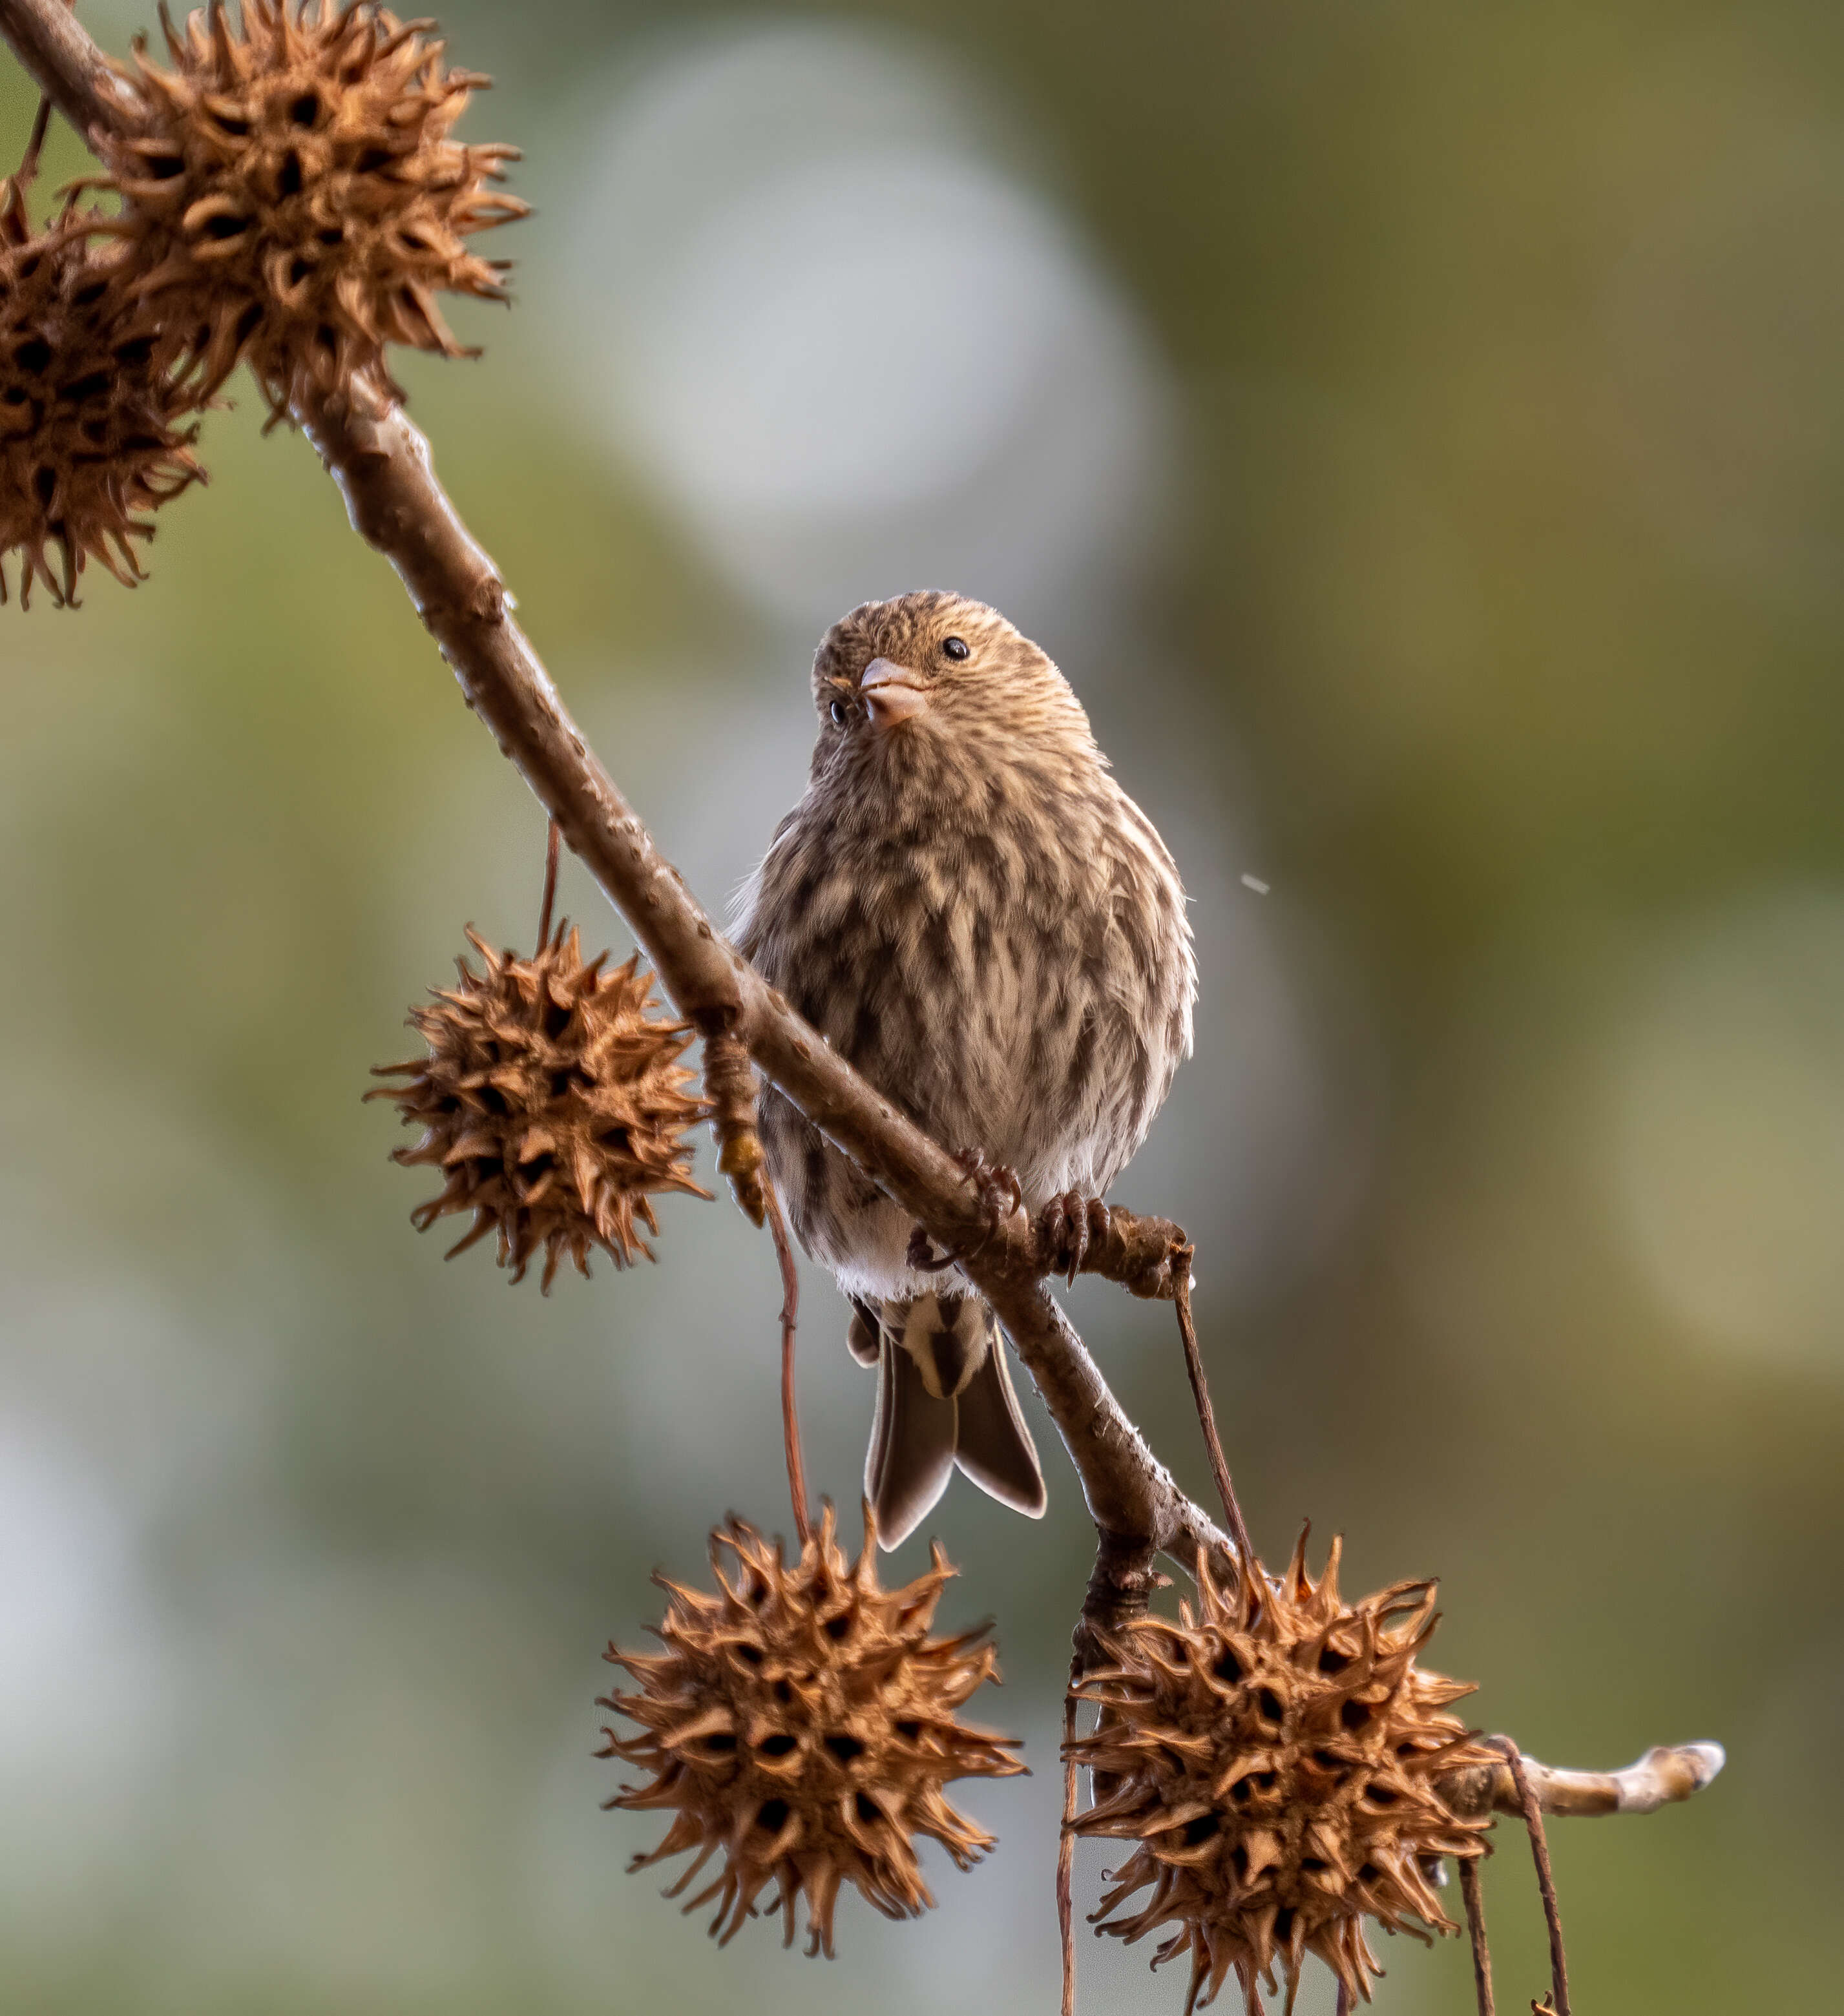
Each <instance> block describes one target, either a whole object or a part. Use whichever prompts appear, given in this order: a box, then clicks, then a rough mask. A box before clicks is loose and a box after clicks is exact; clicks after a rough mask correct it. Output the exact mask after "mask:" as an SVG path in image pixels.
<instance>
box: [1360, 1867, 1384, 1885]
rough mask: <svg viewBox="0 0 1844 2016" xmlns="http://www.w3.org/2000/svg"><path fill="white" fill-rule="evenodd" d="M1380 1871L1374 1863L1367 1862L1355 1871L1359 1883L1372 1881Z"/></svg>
mask: <svg viewBox="0 0 1844 2016" xmlns="http://www.w3.org/2000/svg"><path fill="white" fill-rule="evenodd" d="M1382 1873H1383V1872H1382V1871H1381V1870H1380V1869H1379V1868H1378V1867H1377V1865H1376V1864H1375V1863H1374V1862H1367V1863H1365V1864H1364V1865H1363V1867H1362V1868H1361V1869H1360V1870H1359V1871H1358V1872H1357V1880H1358V1881H1359V1882H1360V1883H1374V1882H1375V1881H1376V1880H1377V1878H1378V1877H1379V1876H1380V1875H1381V1874H1382Z"/></svg>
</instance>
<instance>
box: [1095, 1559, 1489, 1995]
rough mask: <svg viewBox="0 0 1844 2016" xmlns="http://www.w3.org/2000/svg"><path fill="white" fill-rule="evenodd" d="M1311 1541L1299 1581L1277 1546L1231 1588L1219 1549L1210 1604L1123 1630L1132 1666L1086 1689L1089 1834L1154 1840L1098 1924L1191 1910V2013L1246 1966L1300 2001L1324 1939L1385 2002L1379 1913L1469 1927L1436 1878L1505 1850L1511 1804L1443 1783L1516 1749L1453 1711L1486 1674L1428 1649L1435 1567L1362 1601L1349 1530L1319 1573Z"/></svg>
mask: <svg viewBox="0 0 1844 2016" xmlns="http://www.w3.org/2000/svg"><path fill="white" fill-rule="evenodd" d="M1339 1553H1340V1547H1339V1544H1338V1543H1337V1542H1336V1541H1334V1543H1333V1545H1332V1549H1331V1557H1330V1558H1329V1559H1328V1561H1327V1563H1326V1566H1325V1571H1324V1574H1323V1575H1321V1576H1320V1579H1319V1580H1318V1582H1313V1580H1312V1579H1311V1578H1310V1577H1309V1575H1308V1574H1307V1573H1306V1535H1304V1534H1302V1535H1301V1538H1300V1543H1299V1545H1298V1547H1297V1548H1296V1549H1295V1552H1294V1557H1293V1560H1292V1561H1291V1564H1289V1566H1288V1571H1287V1573H1286V1574H1285V1575H1284V1576H1283V1577H1282V1578H1281V1579H1280V1581H1279V1582H1277V1583H1276V1582H1270V1580H1269V1579H1268V1578H1267V1577H1266V1575H1263V1574H1262V1572H1261V1571H1260V1569H1259V1564H1258V1566H1257V1567H1256V1568H1255V1569H1254V1570H1252V1571H1250V1570H1241V1571H1239V1572H1238V1575H1237V1579H1236V1580H1235V1581H1234V1582H1233V1583H1232V1584H1231V1586H1229V1587H1228V1588H1226V1589H1224V1588H1219V1586H1218V1585H1217V1584H1216V1581H1215V1580H1214V1579H1213V1578H1212V1575H1211V1573H1210V1570H1209V1566H1208V1562H1206V1561H1204V1560H1202V1559H1201V1558H1200V1560H1199V1562H1198V1607H1197V1609H1196V1611H1193V1610H1192V1608H1191V1607H1190V1604H1183V1605H1182V1606H1181V1607H1180V1616H1179V1620H1178V1622H1176V1623H1173V1622H1169V1620H1167V1619H1165V1618H1158V1617H1145V1618H1137V1619H1135V1620H1133V1622H1129V1624H1128V1625H1125V1628H1124V1629H1122V1630H1120V1631H1118V1632H1116V1633H1111V1634H1104V1639H1103V1643H1104V1647H1105V1649H1106V1651H1107V1656H1108V1657H1109V1658H1111V1659H1113V1660H1114V1661H1115V1664H1114V1665H1111V1666H1110V1667H1107V1668H1104V1669H1101V1670H1100V1671H1096V1672H1090V1673H1089V1675H1088V1676H1087V1677H1086V1679H1084V1680H1083V1681H1082V1683H1081V1684H1080V1685H1079V1687H1078V1688H1077V1690H1076V1691H1077V1692H1078V1694H1080V1695H1081V1696H1082V1697H1085V1698H1086V1699H1089V1700H1091V1701H1097V1702H1098V1703H1099V1704H1100V1719H1099V1722H1098V1723H1097V1727H1096V1728H1095V1730H1093V1733H1091V1734H1089V1735H1087V1736H1084V1737H1078V1738H1077V1739H1076V1740H1075V1742H1074V1743H1072V1744H1071V1745H1070V1746H1069V1750H1068V1755H1071V1756H1072V1757H1074V1759H1075V1761H1076V1762H1078V1763H1079V1764H1082V1765H1086V1766H1088V1767H1089V1769H1091V1770H1093V1772H1095V1773H1097V1802H1096V1803H1095V1804H1094V1805H1092V1806H1091V1807H1090V1808H1089V1809H1088V1811H1087V1812H1086V1813H1082V1814H1081V1815H1079V1816H1078V1817H1077V1819H1076V1820H1075V1822H1074V1823H1073V1827H1072V1831H1074V1832H1075V1833H1076V1834H1087V1835H1103V1836H1108V1837H1112V1838H1119V1839H1123V1840H1128V1841H1133V1842H1135V1843H1136V1844H1137V1845H1136V1847H1135V1849H1134V1851H1133V1855H1132V1856H1131V1857H1130V1858H1129V1860H1128V1861H1127V1863H1126V1864H1125V1867H1122V1869H1120V1870H1118V1871H1116V1872H1115V1874H1113V1875H1112V1876H1111V1877H1110V1878H1109V1879H1108V1880H1109V1881H1111V1883H1112V1884H1113V1885H1114V1886H1115V1887H1114V1888H1111V1890H1110V1891H1109V1892H1108V1893H1107V1895H1106V1896H1105V1897H1104V1899H1103V1900H1102V1903H1101V1906H1100V1910H1098V1911H1097V1912H1096V1913H1095V1914H1094V1920H1093V1922H1096V1923H1097V1924H1098V1926H1099V1928H1100V1930H1101V1931H1107V1932H1112V1933H1115V1934H1116V1935H1118V1936H1119V1937H1120V1938H1122V1939H1126V1940H1128V1941H1129V1942H1131V1941H1133V1940H1136V1939H1140V1938H1141V1937H1143V1935H1145V1934H1146V1933H1147V1932H1151V1931H1155V1930H1158V1929H1162V1928H1172V1930H1171V1931H1170V1935H1169V1937H1168V1938H1167V1939H1166V1940H1165V1943H1164V1944H1163V1945H1162V1946H1161V1947H1160V1948H1159V1949H1158V1953H1156V1954H1155V1955H1154V1959H1153V1964H1154V1966H1155V1967H1157V1966H1159V1965H1160V1964H1162V1963H1163V1962H1164V1961H1166V1960H1172V1959H1176V1957H1178V1956H1179V1955H1180V1954H1181V1953H1188V1954H1189V1955H1190V1963H1191V1978H1190V1990H1189V1993H1187V1996H1186V2000H1185V2010H1186V2016H1190V2011H1192V2010H1193V2009H1194V2008H1195V2007H1198V2004H1199V2003H1200V2001H1202V2002H1205V2003H1207V2002H1209V2001H1211V2000H1214V1999H1215V1997H1216V1993H1217V1990H1218V1989H1219V1988H1220V1987H1221V1986H1222V1985H1223V1981H1224V1979H1225V1978H1226V1976H1227V1975H1229V1973H1230V1971H1231V1970H1232V1969H1234V1971H1235V1973H1236V1975H1237V1977H1238V1978H1239V1979H1240V1981H1241V1985H1242V1989H1243V1993H1244V1996H1245V1997H1246V2000H1247V2003H1248V2010H1249V2011H1250V2016H1260V2011H1261V2008H1262V2000H1261V1993H1260V1988H1261V1987H1262V1986H1265V1987H1266V1989H1267V1991H1268V1992H1269V1993H1270V1994H1272V1993H1276V1992H1277V1988H1276V1982H1275V1975H1274V1970H1275V1968H1276V1967H1277V1966H1278V1967H1279V1968H1280V1971H1281V1973H1282V1975H1284V1978H1285V1981H1286V1984H1287V2007H1288V2009H1289V2010H1290V2011H1291V2008H1292V2007H1293V2002H1294V1997H1295V1994H1296V1993H1298V1988H1299V1979H1300V1969H1301V1967H1302V1964H1303V1962H1304V1960H1305V1959H1306V1955H1307V1954H1308V1953H1316V1954H1317V1955H1318V1956H1319V1957H1320V1959H1321V1960H1324V1962H1325V1964H1326V1965H1327V1967H1330V1968H1331V1971H1333V1973H1334V1975H1337V1976H1338V1980H1339V1982H1341V1983H1342V1985H1343V1986H1344V1987H1345V1989H1346V1990H1347V1991H1348V1992H1349V1993H1350V1994H1351V1995H1352V1996H1359V1995H1361V1996H1363V1998H1364V1999H1365V2000H1369V1999H1370V1977H1371V1975H1374V1974H1378V1973H1381V1971H1382V1970H1381V1967H1379V1966H1378V1964H1377V1961H1376V1960H1375V1958H1374V1956H1373V1955H1372V1954H1371V1953H1370V1948H1369V1946H1367V1943H1366V1942H1365V1939H1364V1935H1363V1921H1364V1920H1365V1919H1366V1918H1370V1919H1374V1920H1375V1921H1377V1923H1378V1924H1381V1926H1383V1927H1384V1928H1385V1929H1387V1930H1388V1931H1392V1932H1393V1931H1409V1932H1411V1933H1413V1934H1414V1935H1415V1936H1416V1937H1417V1938H1421V1939H1427V1938H1428V1936H1429V1932H1430V1931H1442V1932H1446V1931H1455V1930H1457V1927H1456V1926H1455V1924H1453V1921H1452V1920H1451V1919H1450V1918H1449V1917H1447V1916H1446V1913H1444V1912H1443V1911H1442V1909H1441V1906H1440V1903H1439V1899H1438V1898H1437V1897H1436V1895H1435V1892H1434V1888H1433V1886H1432V1881H1431V1880H1430V1879H1431V1875H1432V1872H1433V1870H1434V1868H1435V1865H1436V1862H1437V1859H1438V1858H1439V1857H1440V1856H1448V1855H1452V1856H1476V1855H1479V1854H1482V1853H1484V1852H1486V1848H1485V1842H1484V1840H1483V1838H1482V1837H1483V1836H1484V1834H1486V1831H1487V1830H1488V1828H1489V1826H1490V1824H1491V1823H1490V1821H1489V1819H1479V1820H1463V1819H1460V1818H1459V1817H1457V1816H1456V1815H1455V1814H1454V1813H1453V1811H1452V1810H1451V1809H1450V1808H1449V1807H1448V1805H1447V1804H1446V1802H1445V1800H1444V1799H1443V1798H1442V1795H1441V1791H1440V1788H1439V1778H1440V1776H1441V1774H1442V1773H1446V1772H1449V1771H1452V1770H1454V1769H1463V1768H1465V1767H1467V1766H1471V1765H1475V1764H1479V1763H1486V1764H1489V1763H1490V1762H1492V1761H1493V1759H1494V1758H1495V1756H1496V1752H1494V1751H1489V1750H1487V1749H1486V1748H1484V1746H1483V1745H1482V1744H1478V1743H1476V1742H1475V1741H1473V1740H1472V1737H1471V1734H1470V1733H1469V1732H1468V1729H1467V1726H1466V1724H1465V1723H1463V1722H1461V1721H1460V1719H1458V1717H1457V1716H1455V1715H1450V1714H1448V1713H1446V1709H1447V1708H1448V1707H1449V1706H1450V1705H1451V1704H1452V1703H1453V1702H1454V1701H1459V1700H1460V1699H1461V1698H1463V1697H1464V1696H1465V1695H1467V1694H1471V1692H1472V1691H1473V1690H1472V1688H1471V1687H1470V1686H1469V1685H1468V1684H1466V1683H1464V1682H1461V1681H1456V1680H1450V1679H1443V1678H1442V1677H1441V1676H1439V1674H1436V1673H1431V1672H1425V1671H1424V1670H1423V1669H1421V1668H1420V1667H1419V1666H1417V1665H1416V1663H1415V1661H1416V1656H1417V1654H1418V1653H1419V1652H1420V1651H1421V1648H1422V1647H1423V1646H1424V1645H1425V1644H1426V1643H1427V1642H1428V1638H1429V1636H1430V1635H1431V1634H1432V1632H1433V1630H1434V1628H1435V1624H1436V1623H1437V1622H1439V1618H1438V1617H1437V1615H1436V1614H1435V1608H1434V1600H1435V1586H1434V1584H1433V1583H1432V1582H1399V1583H1397V1584H1396V1586H1394V1587H1392V1588H1390V1589H1385V1590H1383V1591H1382V1592H1381V1593H1379V1594H1378V1595H1375V1596H1370V1597H1365V1598H1364V1599H1363V1601H1362V1602H1360V1603H1359V1604H1355V1605H1347V1604H1345V1603H1343V1602H1342V1600H1340V1598H1339V1595H1338V1557H1339ZM1143 1891H1150V1892H1151V1895H1149V1896H1147V1897H1145V1898H1143V1899H1142V1898H1141V1897H1140V1894H1139V1893H1140V1892H1143ZM1129 1899H1132V1900H1133V1901H1132V1903H1129V1902H1128V1900H1129Z"/></svg>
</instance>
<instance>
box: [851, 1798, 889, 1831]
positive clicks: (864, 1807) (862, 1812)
mask: <svg viewBox="0 0 1844 2016" xmlns="http://www.w3.org/2000/svg"><path fill="white" fill-rule="evenodd" d="M852 1804H853V1805H854V1806H855V1808H856V1809H857V1813H858V1817H859V1820H862V1821H863V1823H864V1824H865V1825H866V1827H869V1826H870V1823H871V1822H872V1821H873V1820H881V1819H882V1818H883V1817H884V1813H883V1809H882V1808H881V1807H880V1806H879V1805H878V1804H877V1801H876V1800H875V1799H873V1798H867V1797H866V1795H865V1794H863V1792H859V1793H857V1794H855V1795H854V1797H853V1799H852Z"/></svg>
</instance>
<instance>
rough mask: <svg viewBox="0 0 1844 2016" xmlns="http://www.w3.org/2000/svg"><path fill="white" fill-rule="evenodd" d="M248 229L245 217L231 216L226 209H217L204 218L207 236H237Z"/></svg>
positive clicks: (248, 221) (248, 223) (248, 222)
mask: <svg viewBox="0 0 1844 2016" xmlns="http://www.w3.org/2000/svg"><path fill="white" fill-rule="evenodd" d="M248 229H250V220H249V218H247V217H233V216H232V215H231V214H230V213H229V211H222V210H221V211H217V212H216V213H215V214H214V215H212V216H211V217H207V218H206V219H205V236H207V238H220V239H221V238H239V237H241V236H243V233H244V232H246V231H247V230H248Z"/></svg>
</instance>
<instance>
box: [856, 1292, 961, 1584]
mask: <svg viewBox="0 0 1844 2016" xmlns="http://www.w3.org/2000/svg"><path fill="white" fill-rule="evenodd" d="M957 1412H958V1408H957V1406H956V1403H955V1402H953V1400H938V1399H935V1396H934V1395H932V1394H931V1392H930V1391H929V1390H928V1388H927V1387H926V1386H925V1385H924V1384H923V1383H922V1374H921V1372H920V1369H919V1368H918V1366H917V1363H916V1361H915V1359H913V1358H912V1357H911V1356H910V1355H909V1353H908V1352H906V1351H905V1350H904V1349H903V1348H902V1346H901V1345H899V1344H896V1343H894V1342H893V1341H891V1337H890V1334H889V1333H888V1330H886V1331H885V1332H884V1341H883V1347H882V1349H881V1352H879V1354H878V1359H877V1419H876V1420H874V1421H873V1423H872V1424H871V1445H870V1451H869V1452H868V1453H867V1454H866V1457H865V1463H864V1492H865V1496H866V1497H867V1498H868V1499H870V1501H871V1509H872V1510H873V1511H874V1512H875V1513H876V1514H877V1539H878V1541H879V1543H880V1544H881V1546H883V1547H884V1549H885V1550H888V1549H890V1548H891V1547H895V1546H900V1545H901V1544H902V1542H903V1541H905V1540H906V1539H908V1538H909V1535H910V1534H912V1533H913V1532H915V1530H916V1528H917V1527H918V1526H920V1525H921V1523H922V1521H924V1519H926V1518H927V1517H928V1515H929V1514H930V1513H931V1511H932V1510H934V1509H935V1503H936V1501H937V1500H938V1499H939V1498H940V1496H941V1495H942V1492H944V1491H945V1490H946V1489H947V1488H948V1479H949V1478H950V1477H951V1476H952V1475H953V1471H954V1432H955V1417H956V1413H957Z"/></svg>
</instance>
